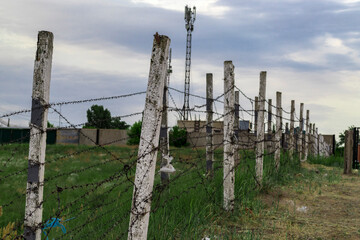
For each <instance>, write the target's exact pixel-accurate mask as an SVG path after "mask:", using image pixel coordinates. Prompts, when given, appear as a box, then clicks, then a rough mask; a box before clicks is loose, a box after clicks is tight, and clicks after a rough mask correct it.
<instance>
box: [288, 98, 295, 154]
mask: <svg viewBox="0 0 360 240" xmlns="http://www.w3.org/2000/svg"><path fill="white" fill-rule="evenodd" d="M294 117H295V100H291V110H290V141H289V155H290V159H291V160H293V158H294V149H295V136H294Z"/></svg>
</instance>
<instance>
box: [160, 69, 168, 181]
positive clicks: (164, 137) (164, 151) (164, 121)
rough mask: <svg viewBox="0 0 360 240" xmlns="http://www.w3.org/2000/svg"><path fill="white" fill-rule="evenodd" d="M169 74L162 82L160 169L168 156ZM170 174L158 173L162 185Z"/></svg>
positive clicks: (166, 163) (166, 162)
mask: <svg viewBox="0 0 360 240" xmlns="http://www.w3.org/2000/svg"><path fill="white" fill-rule="evenodd" d="M169 74H170V72H167V77H166V78H165V82H164V95H163V110H162V116H161V128H160V152H161V154H160V159H161V164H160V167H165V166H166V165H168V156H169V132H168V112H167V108H168V105H169V92H168V91H169V90H168V79H169V77H168V76H169ZM169 175H170V174H169V173H167V172H162V171H161V172H160V178H161V183H162V184H168V183H169V179H170V176H169Z"/></svg>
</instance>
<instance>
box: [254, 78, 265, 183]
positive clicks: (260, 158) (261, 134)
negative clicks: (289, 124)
mask: <svg viewBox="0 0 360 240" xmlns="http://www.w3.org/2000/svg"><path fill="white" fill-rule="evenodd" d="M265 97H266V72H265V71H262V72H260V87H259V114H258V115H259V116H258V121H257V130H256V131H257V138H256V163H255V164H256V165H255V173H256V181H257V185H258V186H259V187H261V186H262V178H263V163H264V140H265V128H264V111H265Z"/></svg>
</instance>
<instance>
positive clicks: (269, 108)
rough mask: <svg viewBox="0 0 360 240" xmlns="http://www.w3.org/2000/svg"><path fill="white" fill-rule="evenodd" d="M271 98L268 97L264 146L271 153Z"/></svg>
mask: <svg viewBox="0 0 360 240" xmlns="http://www.w3.org/2000/svg"><path fill="white" fill-rule="evenodd" d="M271 125H272V99H268V112H267V137H266V146H265V149H266V150H267V151H268V152H270V153H272V152H273V151H274V150H273V149H274V148H273V145H274V144H273V138H272V135H273V134H272V129H271V127H272V126H271Z"/></svg>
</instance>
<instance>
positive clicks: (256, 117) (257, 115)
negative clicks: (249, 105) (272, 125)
mask: <svg viewBox="0 0 360 240" xmlns="http://www.w3.org/2000/svg"><path fill="white" fill-rule="evenodd" d="M254 115H255V117H254V122H255V123H254V133H255V136H257V124H258V117H259V97H255V112H254Z"/></svg>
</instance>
